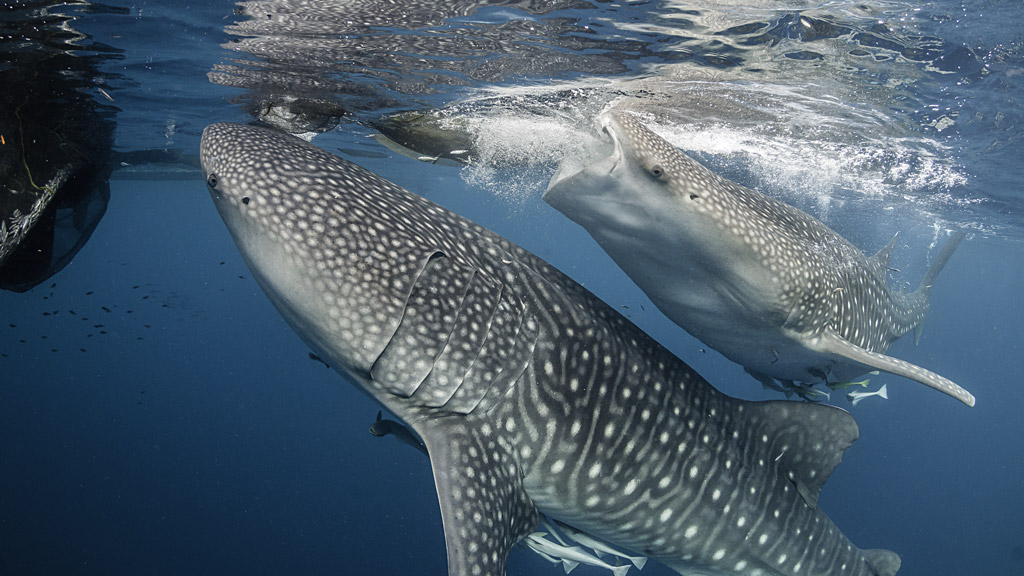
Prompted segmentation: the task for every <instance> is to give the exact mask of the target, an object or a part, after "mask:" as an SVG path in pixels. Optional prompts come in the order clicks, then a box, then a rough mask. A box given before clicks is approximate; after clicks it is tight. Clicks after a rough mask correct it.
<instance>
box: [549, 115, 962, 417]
mask: <svg viewBox="0 0 1024 576" xmlns="http://www.w3.org/2000/svg"><path fill="white" fill-rule="evenodd" d="M598 124H599V125H600V127H601V128H602V130H603V131H604V133H606V134H607V135H608V136H609V137H610V138H611V141H612V147H613V150H612V152H611V154H609V155H608V156H605V157H602V158H600V159H599V160H597V161H595V162H593V163H591V164H589V165H587V166H585V167H582V168H580V169H577V167H576V166H574V165H573V164H572V163H571V162H564V163H563V165H562V166H560V167H559V170H558V172H557V173H556V174H555V176H554V177H553V178H552V179H551V182H550V184H549V185H548V189H547V190H546V191H545V192H544V200H545V201H546V202H547V203H548V204H550V205H551V206H553V207H554V208H555V209H557V210H558V211H559V212H562V213H563V214H564V215H566V216H567V217H569V218H570V219H571V220H573V221H574V222H576V223H577V224H580V225H581V226H583V227H584V228H585V229H586V230H587V232H589V233H590V235H591V236H592V237H593V238H594V239H595V240H597V242H598V243H599V244H600V245H601V247H602V248H603V249H604V250H605V252H607V253H608V255H609V256H611V258H612V259H613V260H614V261H615V262H616V263H617V264H618V265H619V266H620V267H621V268H622V269H623V271H625V272H626V274H627V275H628V276H629V277H630V278H632V279H633V281H634V282H635V283H636V284H637V285H638V286H639V287H640V288H641V289H642V290H643V291H644V292H645V293H646V294H647V296H648V297H649V298H650V299H651V301H652V302H654V304H655V305H656V306H657V307H658V308H659V309H660V310H661V311H662V312H663V313H664V314H665V315H666V316H668V318H669V319H671V320H672V321H673V322H675V323H676V324H678V325H679V326H680V327H682V328H683V329H685V330H686V331H687V332H689V333H690V334H692V335H693V336H695V337H696V338H698V339H700V340H701V341H702V342H704V343H705V344H707V345H708V346H710V347H712V348H714V349H715V350H717V351H718V352H720V353H721V354H722V355H723V356H725V357H727V358H729V359H730V360H732V361H734V362H736V363H738V364H740V365H741V366H743V367H744V368H746V370H747V371H748V372H749V373H751V374H752V375H753V376H754V377H755V378H757V379H758V380H761V381H762V383H765V384H766V385H768V384H769V382H770V381H772V380H778V381H780V382H782V383H786V384H791V383H792V382H804V383H808V384H815V383H825V384H841V383H844V382H849V381H852V380H853V379H854V378H856V377H857V376H859V375H861V374H865V373H867V372H870V371H874V370H882V371H885V372H890V373H893V374H897V375H900V376H904V377H906V378H910V379H912V380H915V381H917V382H920V383H922V384H924V385H926V386H930V387H931V388H934V389H936V390H939V391H940V392H944V393H946V394H948V395H950V396H952V397H954V398H956V399H957V400H960V401H961V402H963V403H964V404H967V405H968V406H973V405H974V402H975V399H974V396H973V395H972V394H971V393H970V392H968V391H967V390H964V389H963V388H961V387H960V386H959V385H957V384H956V383H954V382H952V381H951V380H949V379H948V378H945V377H943V376H940V375H939V374H936V373H934V372H932V371H930V370H927V369H925V368H922V367H920V366H916V365H914V364H911V363H909V362H906V361H904V360H900V359H898V358H893V357H891V356H887V355H885V352H886V351H887V350H888V349H889V346H890V345H891V344H892V343H893V342H894V341H895V340H896V339H897V338H899V337H901V336H903V335H904V334H906V333H908V332H910V331H911V330H914V331H915V333H916V335H917V336H918V337H920V329H921V325H922V322H923V321H924V317H925V314H926V313H927V311H928V306H929V296H930V294H931V290H932V286H933V285H934V282H935V278H936V276H938V274H939V272H940V271H941V270H942V268H943V266H945V264H946V261H947V260H949V257H950V256H951V255H952V254H953V252H954V251H955V250H956V247H957V245H958V244H959V243H960V241H961V239H962V238H963V234H962V233H955V234H953V235H952V236H951V237H950V239H949V240H948V241H947V242H946V244H945V245H944V246H943V248H942V249H941V250H940V251H939V253H938V254H937V255H936V257H935V259H934V260H933V262H932V264H931V266H930V267H929V269H928V271H927V273H926V275H925V277H924V280H923V281H922V282H921V285H920V287H919V288H918V289H917V290H915V291H913V292H909V293H905V292H902V291H897V290H893V289H892V288H890V287H889V285H888V283H887V282H886V273H887V270H888V264H889V257H890V255H891V253H892V249H893V245H894V242H895V238H894V239H893V242H890V243H889V245H888V246H886V247H885V248H883V249H882V250H881V251H879V252H878V253H877V254H875V255H874V256H872V257H870V258H869V257H866V256H865V255H864V254H863V253H862V252H861V251H860V250H859V249H857V248H856V247H855V246H854V245H853V244H851V243H850V242H849V241H847V240H846V239H845V238H843V237H842V236H841V235H839V234H838V233H836V232H835V231H833V230H832V229H830V228H829V227H828V226H826V225H825V224H823V223H822V222H821V221H819V220H817V219H816V218H814V217H813V216H811V215H810V214H807V213H806V212H803V211H801V210H799V209H797V208H795V207H793V206H790V205H788V204H785V203H783V202H780V201H778V200H775V199H773V198H770V197H768V196H765V195H764V194H761V193H759V192H757V191H754V190H751V189H749V188H746V187H744V186H741V185H739V184H737V183H735V182H732V181H730V180H727V179H726V178H723V177H721V176H719V175H717V174H715V173H714V172H712V171H711V170H709V169H707V168H706V167H704V166H703V165H701V164H700V163H698V162H696V161H695V160H693V159H692V158H690V157H689V156H687V155H686V154H684V153H683V152H682V151H681V150H679V149H678V148H676V147H675V146H673V145H672V144H671V143H669V142H667V141H666V140H665V139H663V138H661V137H660V136H658V135H657V134H655V133H654V132H653V131H651V130H650V129H649V128H647V127H646V126H645V125H644V124H643V123H642V122H641V120H640V119H639V118H638V117H637V116H635V115H632V114H628V113H625V112H616V111H614V110H612V111H608V112H605V113H603V114H602V115H601V116H600V117H599V118H598Z"/></svg>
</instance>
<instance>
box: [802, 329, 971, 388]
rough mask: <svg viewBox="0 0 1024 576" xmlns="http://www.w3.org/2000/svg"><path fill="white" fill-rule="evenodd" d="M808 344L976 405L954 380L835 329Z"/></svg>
mask: <svg viewBox="0 0 1024 576" xmlns="http://www.w3.org/2000/svg"><path fill="white" fill-rule="evenodd" d="M805 344H806V345H807V346H808V347H809V348H812V349H814V350H817V351H818V352H823V353H826V354H835V355H836V356H840V357H842V358H845V359H847V360H852V361H854V362H859V363H860V364H863V365H864V366H867V367H869V368H868V370H882V371H884V372H889V373H890V374H896V375H897V376H903V377H904V378H910V379H911V380H915V381H917V382H920V383H921V384H924V385H925V386H928V387H929V388H934V389H936V390H938V391H939V392H943V393H945V394H948V395H950V396H952V397H953V398H956V399H957V400H959V401H961V402H963V403H964V404H967V405H968V406H974V395H973V394H971V393H970V392H968V391H967V390H964V389H963V388H961V387H960V386H959V385H957V384H956V383H955V382H953V381H952V380H950V379H948V378H945V377H943V376H940V375H938V374H936V373H935V372H932V371H931V370H928V369H926V368H922V367H920V366H917V365H915V364H911V363H910V362H907V361H905V360H900V359H899V358H893V357H892V356H886V355H885V354H880V353H878V352H872V351H871V350H867V349H865V348H861V347H860V346H857V345H856V344H853V343H852V342H850V341H848V340H846V339H844V338H843V337H842V336H839V335H838V334H836V333H835V332H834V331H833V330H831V329H825V330H824V331H822V332H821V333H820V334H818V335H817V336H814V337H812V338H807V339H805Z"/></svg>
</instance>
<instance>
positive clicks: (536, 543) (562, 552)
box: [523, 532, 631, 576]
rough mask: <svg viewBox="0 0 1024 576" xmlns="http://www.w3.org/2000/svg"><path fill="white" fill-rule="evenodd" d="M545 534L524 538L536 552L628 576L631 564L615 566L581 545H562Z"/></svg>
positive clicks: (616, 575)
mask: <svg viewBox="0 0 1024 576" xmlns="http://www.w3.org/2000/svg"><path fill="white" fill-rule="evenodd" d="M545 536H547V533H546V532H534V533H532V534H530V535H528V536H527V537H526V538H524V539H523V543H524V544H526V545H527V546H528V547H529V548H530V549H531V550H533V551H535V552H540V553H543V554H544V555H545V556H549V557H553V558H557V559H558V560H560V561H571V562H578V563H580V564H586V565H588V566H596V567H598V568H604V569H606V570H611V572H612V574H614V575H615V576H626V573H627V572H629V568H630V566H631V565H630V564H623V565H622V566H613V565H611V564H609V563H607V562H605V561H604V560H601V559H600V558H598V557H597V556H595V555H593V554H591V553H589V552H587V551H586V550H584V549H583V548H580V547H579V546H562V545H561V544H557V543H555V542H552V541H550V540H548V539H546V538H544V537H545Z"/></svg>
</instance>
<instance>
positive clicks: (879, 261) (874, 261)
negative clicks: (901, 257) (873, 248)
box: [868, 232, 900, 277]
mask: <svg viewBox="0 0 1024 576" xmlns="http://www.w3.org/2000/svg"><path fill="white" fill-rule="evenodd" d="M899 235H900V233H899V232H897V233H896V234H894V235H893V237H892V240H889V243H888V244H886V245H885V247H884V248H882V249H881V250H879V251H878V252H876V253H875V255H874V256H872V257H871V258H868V262H870V263H871V265H872V266H873V267H874V269H875V270H876V271H878V273H879V274H882V275H883V277H884V276H885V272H886V270H887V269H888V268H889V259H890V258H892V250H893V248H894V247H895V246H896V238H897V237H898V236H899Z"/></svg>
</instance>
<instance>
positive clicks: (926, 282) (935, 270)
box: [917, 230, 965, 296]
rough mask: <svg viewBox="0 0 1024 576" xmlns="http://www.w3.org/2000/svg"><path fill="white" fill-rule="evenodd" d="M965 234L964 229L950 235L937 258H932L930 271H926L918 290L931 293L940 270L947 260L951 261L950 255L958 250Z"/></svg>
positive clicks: (926, 293)
mask: <svg viewBox="0 0 1024 576" xmlns="http://www.w3.org/2000/svg"><path fill="white" fill-rule="evenodd" d="M964 236H965V234H964V232H963V231H962V230H957V231H956V232H955V233H954V234H953V235H952V236H950V237H949V240H946V243H945V244H944V245H943V246H942V249H941V250H939V253H938V254H936V255H935V259H934V260H932V263H931V265H930V266H928V272H926V273H925V275H924V279H923V280H921V285H920V286H919V287H918V288H917V291H918V292H921V293H923V294H924V295H925V296H928V295H930V294H931V292H932V286H934V285H935V278H936V277H937V276H938V275H939V272H942V269H943V268H944V267H945V266H946V262H948V261H949V257H950V256H952V255H953V252H956V249H957V246H959V245H960V242H961V241H962V240H963V239H964Z"/></svg>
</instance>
